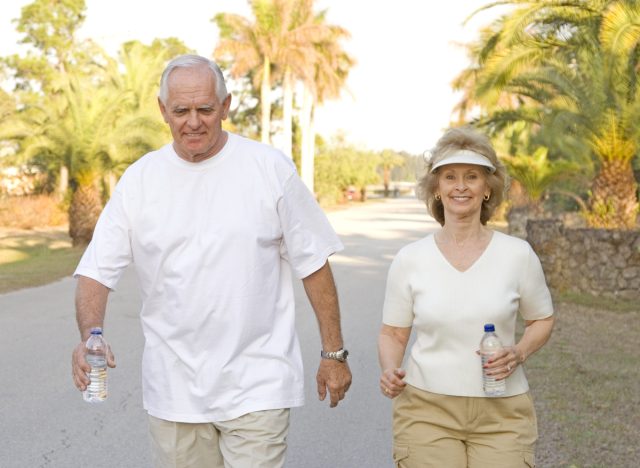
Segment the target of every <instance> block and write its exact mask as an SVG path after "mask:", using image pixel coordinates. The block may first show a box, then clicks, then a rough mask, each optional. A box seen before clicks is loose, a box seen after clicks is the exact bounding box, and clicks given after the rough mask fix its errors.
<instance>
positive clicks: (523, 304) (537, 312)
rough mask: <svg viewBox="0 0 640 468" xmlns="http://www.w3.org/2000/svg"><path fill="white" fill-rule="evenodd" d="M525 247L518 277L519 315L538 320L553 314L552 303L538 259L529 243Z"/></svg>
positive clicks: (526, 318)
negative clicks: (520, 275)
mask: <svg viewBox="0 0 640 468" xmlns="http://www.w3.org/2000/svg"><path fill="white" fill-rule="evenodd" d="M527 247H528V256H527V262H526V267H525V268H524V269H523V274H522V278H521V279H520V315H522V318H524V319H525V320H539V319H543V318H546V317H549V316H551V315H553V303H552V301H551V293H550V292H549V288H548V287H547V283H546V281H545V278H544V271H543V270H542V265H541V264H540V259H539V258H538V256H537V255H536V253H535V252H534V251H533V249H532V248H531V246H529V244H527Z"/></svg>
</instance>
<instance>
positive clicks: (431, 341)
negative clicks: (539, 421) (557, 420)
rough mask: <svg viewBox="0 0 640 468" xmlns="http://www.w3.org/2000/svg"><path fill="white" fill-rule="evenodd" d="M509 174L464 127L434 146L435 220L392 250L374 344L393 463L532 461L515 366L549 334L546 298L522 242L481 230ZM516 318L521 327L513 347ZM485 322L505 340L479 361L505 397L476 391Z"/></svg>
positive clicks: (526, 410) (428, 180) (529, 411)
mask: <svg viewBox="0 0 640 468" xmlns="http://www.w3.org/2000/svg"><path fill="white" fill-rule="evenodd" d="M505 180H506V175H505V169H504V167H503V166H502V164H501V163H500V161H499V160H498V158H497V156H496V153H495V151H494V150H493V148H492V147H491V144H490V142H489V140H488V139H487V138H486V137H484V136H482V135H480V134H478V133H476V132H474V131H472V130H470V129H462V128H459V129H451V130H449V131H447V132H446V133H445V134H444V135H443V136H442V138H441V139H440V140H439V141H438V143H437V145H436V148H435V150H434V151H433V154H432V158H431V160H430V161H429V163H428V166H427V171H426V174H425V175H424V177H423V178H422V179H421V180H420V182H419V191H420V192H421V195H422V197H423V198H424V200H425V202H426V205H427V208H428V210H429V212H430V213H431V214H432V215H433V217H434V218H435V219H436V220H437V221H438V223H440V225H441V226H442V227H441V229H440V230H438V231H437V232H435V233H434V234H430V235H428V236H427V237H425V238H423V239H422V240H419V241H417V242H414V243H412V244H409V245H407V246H406V247H404V248H403V249H401V250H400V252H399V253H398V254H397V256H396V257H395V259H394V261H393V263H392V265H391V267H390V269H389V276H388V279H387V289H386V296H385V302H384V310H383V324H382V329H381V331H380V336H379V340H378V352H379V359H380V367H381V369H382V375H381V377H380V389H381V391H382V393H383V394H384V395H385V396H387V397H388V398H393V399H394V401H393V457H394V460H395V463H396V466H397V467H403V468H412V467H421V468H422V467H438V468H441V467H447V468H457V467H461V468H462V467H492V468H496V467H505V468H515V467H528V466H534V445H535V441H536V439H537V428H536V415H535V410H534V407H533V402H532V399H531V395H530V394H529V386H528V384H527V378H526V376H525V373H524V370H523V368H522V364H523V363H524V362H525V361H526V360H527V359H528V358H529V357H530V356H531V355H532V354H533V353H535V352H536V351H537V350H539V349H540V348H541V347H542V346H543V345H544V344H545V343H546V341H547V340H548V339H549V336H550V335H551V330H552V328H553V322H554V319H553V305H552V303H551V296H550V294H549V289H548V288H547V286H546V283H545V279H544V274H543V272H542V268H541V266H540V261H539V259H538V257H537V256H536V254H535V253H534V252H533V250H532V249H531V247H530V246H529V244H527V243H526V242H525V241H523V240H521V239H517V238H514V237H510V236H507V235H505V234H502V233H500V232H496V231H492V230H491V229H489V228H488V227H487V226H486V224H487V221H488V220H489V219H490V217H491V215H492V214H493V212H494V211H495V209H496V208H497V207H498V205H499V204H500V202H501V201H502V198H503V192H504V190H505V185H506V183H505ZM518 313H519V314H520V315H521V316H522V318H523V319H524V322H525V325H526V327H525V331H524V334H523V335H522V338H521V339H520V340H519V341H518V342H517V343H515V328H516V316H517V314H518ZM485 323H493V324H495V327H496V332H497V334H498V336H499V337H500V338H501V340H502V344H503V349H502V351H500V352H498V353H496V354H494V355H493V357H492V358H491V359H490V360H489V362H488V363H487V364H486V371H487V372H488V374H489V375H492V376H493V377H495V378H496V379H498V380H502V379H506V393H505V394H504V395H503V396H501V397H488V396H486V395H485V393H484V392H483V388H482V364H481V359H480V357H479V355H478V345H479V342H480V338H481V337H482V334H483V325H484V324H485ZM414 327H415V335H416V336H415V342H414V344H413V345H412V347H411V351H410V354H409V356H408V358H407V362H406V370H405V369H403V368H402V362H403V359H404V354H405V349H406V346H407V343H408V341H409V337H410V334H411V330H412V328H414Z"/></svg>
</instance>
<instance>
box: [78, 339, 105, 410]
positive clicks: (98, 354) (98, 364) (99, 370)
mask: <svg viewBox="0 0 640 468" xmlns="http://www.w3.org/2000/svg"><path fill="white" fill-rule="evenodd" d="M86 347H87V354H86V359H87V362H88V363H89V365H90V366H91V372H90V373H89V379H90V380H91V382H90V383H89V385H88V386H87V389H86V390H85V391H84V392H83V393H82V396H83V398H84V401H88V402H89V403H99V402H101V401H104V400H106V399H107V342H106V341H105V340H104V337H103V336H102V328H98V327H96V328H92V329H91V336H90V337H89V339H88V340H87V343H86Z"/></svg>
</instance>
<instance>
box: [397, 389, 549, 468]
mask: <svg viewBox="0 0 640 468" xmlns="http://www.w3.org/2000/svg"><path fill="white" fill-rule="evenodd" d="M537 438H538V430H537V422H536V415H535V409H534V407H533V400H532V399H531V395H530V394H529V393H525V394H522V395H517V396H513V397H504V398H475V397H456V396H449V395H440V394H436V393H430V392H426V391H423V390H420V389H417V388H415V387H412V386H410V385H407V387H406V388H405V390H404V391H403V392H402V393H401V394H400V395H399V396H397V397H396V398H395V399H394V401H393V459H394V461H395V466H396V467H398V468H418V467H420V468H431V467H433V468H443V467H446V468H526V467H533V466H535V462H534V450H535V442H536V440H537Z"/></svg>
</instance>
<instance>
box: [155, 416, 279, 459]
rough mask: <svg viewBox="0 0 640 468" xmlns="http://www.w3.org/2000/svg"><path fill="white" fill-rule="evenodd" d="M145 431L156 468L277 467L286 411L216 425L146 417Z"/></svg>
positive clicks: (241, 418) (246, 417)
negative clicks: (146, 430)
mask: <svg viewBox="0 0 640 468" xmlns="http://www.w3.org/2000/svg"><path fill="white" fill-rule="evenodd" d="M149 430H150V433H151V448H152V457H153V466H154V467H156V468H281V467H282V466H283V465H284V456H285V451H286V448H287V444H286V438H287V433H288V431H289V409H279V410H268V411H256V412H254V413H249V414H245V415H243V416H240V417H239V418H236V419H232V420H230V421H223V422H216V423H179V422H173V421H165V420H164V419H158V418H154V417H153V416H151V415H149Z"/></svg>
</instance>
